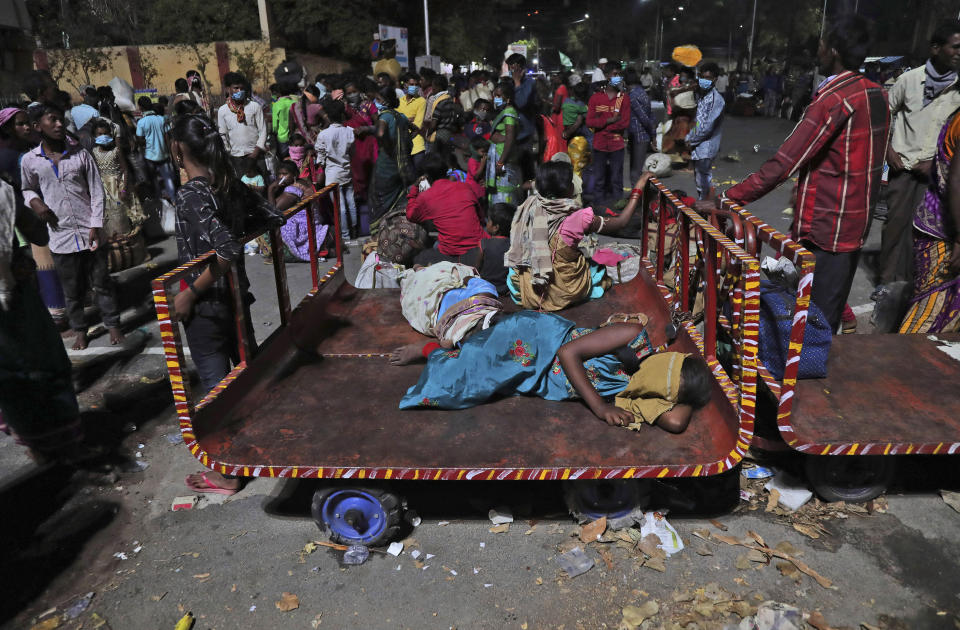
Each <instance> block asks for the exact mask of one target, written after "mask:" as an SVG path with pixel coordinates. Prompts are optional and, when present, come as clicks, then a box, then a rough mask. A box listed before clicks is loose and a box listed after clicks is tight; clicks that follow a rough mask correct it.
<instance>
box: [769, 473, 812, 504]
mask: <svg viewBox="0 0 960 630" xmlns="http://www.w3.org/2000/svg"><path fill="white" fill-rule="evenodd" d="M763 487H764V488H766V489H767V490H776V491H778V492H779V493H780V498H779V502H780V505H782V506H783V507H785V508H787V509H788V510H790V511H793V512H796V511H797V510H799V509H800V508H801V507H803V505H804V504H805V503H806V502H807V501H809V500H810V499H812V498H813V493H812V492H810V491H809V490H807V487H806V486H805V485H803V483H802V482H800V481H798V480H796V479H794V478H793V477H791V476H790V475H788V474H787V473H785V472H783V471H781V472H778V473H777V476H776V477H774V478H773V479H772V480H771V481H769V482H767V484H766V485H764V486H763Z"/></svg>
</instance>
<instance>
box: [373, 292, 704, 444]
mask: <svg viewBox="0 0 960 630" xmlns="http://www.w3.org/2000/svg"><path fill="white" fill-rule="evenodd" d="M646 322H647V318H646V316H645V315H642V314H639V315H632V316H627V315H613V316H611V317H610V318H609V319H608V320H607V323H606V324H604V325H603V326H601V327H600V328H599V329H596V330H592V329H589V328H577V327H576V326H575V325H574V323H573V322H570V321H568V320H566V319H564V318H562V317H560V316H559V315H554V314H552V313H537V312H533V311H521V312H519V313H514V314H512V315H506V316H502V317H501V319H500V321H499V322H498V323H497V324H496V325H495V326H491V327H490V328H487V329H486V330H481V331H479V332H475V333H474V334H473V335H472V336H470V337H468V338H466V339H465V340H464V341H463V342H462V343H461V344H460V347H459V348H456V349H453V350H444V349H442V348H441V347H440V345H439V344H437V343H435V342H431V343H428V344H427V345H426V346H420V345H419V344H414V345H410V346H404V347H402V348H398V349H397V350H395V351H394V353H393V355H392V356H391V359H390V362H391V363H392V364H394V365H404V364H406V363H413V362H415V361H417V360H419V359H422V358H424V357H425V358H426V361H427V365H426V367H425V368H424V370H423V372H422V373H421V374H420V379H419V380H418V381H417V384H416V385H414V386H413V387H411V388H410V389H409V390H407V393H406V395H405V396H404V397H403V399H402V400H401V401H400V408H401V409H411V408H416V407H435V408H438V409H466V408H469V407H474V406H476V405H480V404H483V403H485V402H488V401H491V400H496V399H498V398H504V397H507V396H519V395H526V396H538V397H540V398H543V399H546V400H573V399H578V398H579V399H582V400H583V402H584V403H586V405H587V406H588V407H589V408H590V411H592V412H593V413H594V414H595V415H596V416H597V417H598V418H600V419H601V420H603V421H605V422H606V423H607V424H609V425H611V426H623V427H629V428H631V429H639V428H640V427H641V426H643V424H644V423H647V424H655V425H657V426H658V427H660V428H661V429H664V430H665V431H669V432H671V433H680V432H682V431H684V430H685V429H686V428H687V425H688V424H689V422H690V417H691V416H692V415H693V412H694V411H696V410H697V409H700V408H702V407H704V406H705V405H706V404H707V403H708V402H709V401H710V395H711V379H712V376H711V374H710V370H709V369H708V368H707V366H706V364H705V363H704V362H703V361H702V360H701V359H699V358H697V357H693V356H690V355H685V354H681V353H678V352H661V353H655V351H654V348H653V347H652V345H651V344H650V341H649V337H648V335H647V333H646V330H645V328H644V326H645V325H646ZM612 396H616V398H615V400H614V404H611V403H610V402H608V399H609V398H610V397H612Z"/></svg>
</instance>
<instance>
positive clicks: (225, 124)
mask: <svg viewBox="0 0 960 630" xmlns="http://www.w3.org/2000/svg"><path fill="white" fill-rule="evenodd" d="M243 113H244V116H245V117H246V120H245V121H244V122H243V124H241V123H240V122H238V121H237V115H236V114H234V113H233V112H232V111H230V106H229V105H227V104H226V103H224V104H223V105H221V106H220V109H218V110H217V128H218V129H219V131H220V137H221V138H223V144H224V145H226V147H227V151H229V152H230V155H232V156H233V157H243V156H245V155H250V154H251V153H253V150H254V149H255V148H256V147H260V149H261V150H263V151H266V150H267V125H266V122H264V120H263V109H262V108H261V107H260V105H259V104H258V103H256V102H255V101H247V104H246V105H244V106H243Z"/></svg>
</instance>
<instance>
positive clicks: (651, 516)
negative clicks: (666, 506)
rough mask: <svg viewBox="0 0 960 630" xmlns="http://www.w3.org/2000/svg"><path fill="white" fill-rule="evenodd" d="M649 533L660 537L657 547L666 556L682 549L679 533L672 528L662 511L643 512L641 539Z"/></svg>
mask: <svg viewBox="0 0 960 630" xmlns="http://www.w3.org/2000/svg"><path fill="white" fill-rule="evenodd" d="M649 534H653V535H655V536H656V537H657V538H659V539H660V545H659V547H660V549H663V550H664V551H665V552H666V553H667V555H668V556H672V555H673V554H675V553H677V552H678V551H682V550H683V541H682V540H681V539H680V534H678V533H677V530H675V529H674V528H673V525H671V524H670V523H668V522H667V519H666V516H665V514H664V513H663V512H647V513H646V514H644V520H643V525H642V526H641V527H640V537H641V539H643V538H646V537H647V536H648V535H649Z"/></svg>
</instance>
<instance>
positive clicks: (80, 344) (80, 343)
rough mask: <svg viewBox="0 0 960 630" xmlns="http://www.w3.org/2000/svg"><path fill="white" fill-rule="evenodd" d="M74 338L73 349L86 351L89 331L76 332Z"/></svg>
mask: <svg viewBox="0 0 960 630" xmlns="http://www.w3.org/2000/svg"><path fill="white" fill-rule="evenodd" d="M73 334H74V337H73V349H74V350H84V349H86V347H87V345H88V344H89V342H88V341H87V331H85V330H75V331H74V333H73Z"/></svg>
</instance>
